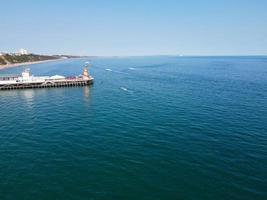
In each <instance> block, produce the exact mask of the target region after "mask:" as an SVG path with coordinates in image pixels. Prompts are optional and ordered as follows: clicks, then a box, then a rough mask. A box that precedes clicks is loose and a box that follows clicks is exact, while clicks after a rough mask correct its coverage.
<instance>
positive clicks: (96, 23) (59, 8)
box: [0, 0, 267, 56]
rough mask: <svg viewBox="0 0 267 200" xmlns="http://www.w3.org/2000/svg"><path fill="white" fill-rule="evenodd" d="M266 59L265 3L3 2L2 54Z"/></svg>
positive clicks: (212, 0)
mask: <svg viewBox="0 0 267 200" xmlns="http://www.w3.org/2000/svg"><path fill="white" fill-rule="evenodd" d="M19 48H25V49H28V50H29V51H31V52H36V53H44V54H60V53H62V54H77V55H79V54H83V55H103V56H112V55H121V56H127V55H159V54H161V55H162V54H172V55H173V54H183V55H267V0H199V1H196V0H180V1H179V0H131V1H130V0H64V1H63V0H62V1H59V0H44V1H39V0H20V1H19V0H0V51H16V50H17V49H19Z"/></svg>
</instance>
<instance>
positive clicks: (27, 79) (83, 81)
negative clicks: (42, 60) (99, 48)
mask: <svg viewBox="0 0 267 200" xmlns="http://www.w3.org/2000/svg"><path fill="white" fill-rule="evenodd" d="M93 80H94V78H93V77H92V76H90V75H89V72H88V65H86V66H85V68H84V70H83V73H82V75H79V76H71V77H64V76H60V75H54V76H51V77H50V76H37V77H36V76H33V75H31V74H30V70H29V69H26V70H25V71H23V72H22V74H21V76H19V75H1V76H0V90H15V89H28V88H57V87H78V86H86V85H91V84H93Z"/></svg>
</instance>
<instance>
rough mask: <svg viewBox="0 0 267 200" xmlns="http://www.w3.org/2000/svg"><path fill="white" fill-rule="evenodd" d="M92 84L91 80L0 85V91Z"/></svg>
mask: <svg viewBox="0 0 267 200" xmlns="http://www.w3.org/2000/svg"><path fill="white" fill-rule="evenodd" d="M91 84H93V79H89V80H84V79H73V80H69V79H64V80H55V81H52V80H49V81H47V82H29V83H27V82H22V83H15V84H14V83H12V84H2V85H1V84H0V90H15V89H27V88H54V87H75V86H85V85H91Z"/></svg>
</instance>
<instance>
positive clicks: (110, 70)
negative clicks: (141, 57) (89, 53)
mask: <svg viewBox="0 0 267 200" xmlns="http://www.w3.org/2000/svg"><path fill="white" fill-rule="evenodd" d="M105 70H106V71H109V72H114V73H118V74H128V73H125V72H120V71H115V70H112V69H105Z"/></svg>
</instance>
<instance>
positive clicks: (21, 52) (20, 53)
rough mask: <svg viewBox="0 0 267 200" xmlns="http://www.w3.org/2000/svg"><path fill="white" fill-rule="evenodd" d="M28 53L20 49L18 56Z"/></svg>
mask: <svg viewBox="0 0 267 200" xmlns="http://www.w3.org/2000/svg"><path fill="white" fill-rule="evenodd" d="M27 54H28V51H27V50H26V49H20V50H19V53H18V55H27Z"/></svg>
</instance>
